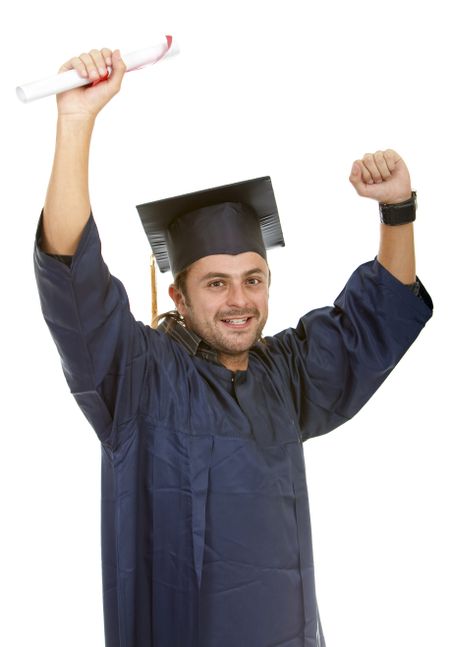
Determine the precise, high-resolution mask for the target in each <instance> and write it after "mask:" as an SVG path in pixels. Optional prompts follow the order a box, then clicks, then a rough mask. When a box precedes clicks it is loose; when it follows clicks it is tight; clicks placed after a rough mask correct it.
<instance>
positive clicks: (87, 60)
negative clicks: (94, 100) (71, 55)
mask: <svg viewBox="0 0 450 647" xmlns="http://www.w3.org/2000/svg"><path fill="white" fill-rule="evenodd" d="M80 59H81V60H82V61H83V63H84V65H85V67H86V70H87V73H88V75H89V78H90V79H92V80H93V81H95V80H97V79H98V78H100V74H99V72H98V69H97V65H96V63H95V61H94V59H93V58H92V56H91V54H80Z"/></svg>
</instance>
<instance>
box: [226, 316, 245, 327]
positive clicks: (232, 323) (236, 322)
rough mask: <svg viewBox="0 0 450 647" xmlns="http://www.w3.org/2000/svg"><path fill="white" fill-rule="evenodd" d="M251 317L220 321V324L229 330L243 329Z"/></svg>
mask: <svg viewBox="0 0 450 647" xmlns="http://www.w3.org/2000/svg"><path fill="white" fill-rule="evenodd" d="M251 319H253V317H232V318H230V319H221V321H222V323H224V324H225V325H226V326H228V327H230V328H245V327H246V326H247V325H248V324H249V322H250V321H251Z"/></svg>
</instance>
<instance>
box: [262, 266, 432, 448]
mask: <svg viewBox="0 0 450 647" xmlns="http://www.w3.org/2000/svg"><path fill="white" fill-rule="evenodd" d="M418 286H419V295H418V296H416V295H415V294H414V293H413V291H412V290H411V289H410V288H409V287H408V286H406V285H403V284H402V283H401V282H400V281H398V280H397V279H396V278H395V277H394V276H393V275H392V274H390V273H389V272H388V271H387V270H386V269H385V268H384V267H383V266H382V265H381V264H380V263H379V262H378V261H377V260H376V259H375V260H374V261H371V262H369V263H365V264H363V265H361V266H360V267H358V268H357V270H356V271H355V272H354V273H353V274H352V276H351V277H350V279H349V281H348V282H347V284H346V286H345V287H344V289H343V290H342V292H341V293H340V295H339V296H338V297H337V299H336V301H335V302H334V307H325V308H320V309H317V310H312V311H311V312H309V313H308V314H306V315H305V316H304V317H302V318H301V319H300V321H299V323H298V325H297V327H296V328H295V329H294V328H290V329H288V330H285V331H283V332H281V333H279V334H278V335H276V336H275V337H274V342H275V348H277V351H278V352H280V353H281V355H282V357H283V359H284V365H285V367H286V369H287V371H288V376H289V377H288V379H289V382H290V386H291V390H292V396H293V399H294V403H295V408H296V413H297V415H298V418H299V422H300V430H301V435H302V439H303V440H307V439H308V438H311V437H314V436H319V435H321V434H324V433H327V432H329V431H331V430H332V429H335V428H336V427H338V426H339V425H341V424H343V423H344V422H346V421H347V420H349V419H350V418H352V417H353V416H354V415H355V414H356V413H357V412H358V411H359V410H360V409H361V407H362V406H363V405H364V404H365V403H366V402H367V401H368V400H369V398H370V397H371V396H372V395H373V394H374V393H375V391H376V390H377V389H378V387H379V386H380V385H381V384H382V382H383V381H384V380H385V379H386V377H387V376H388V375H389V373H390V372H391V371H392V369H393V368H394V366H395V365H396V364H397V363H398V362H399V360H400V359H401V358H402V356H403V355H404V354H405V352H406V351H407V350H408V348H409V347H410V346H411V344H412V343H413V341H414V340H415V339H416V337H417V336H418V334H419V333H420V331H421V330H422V328H423V327H424V325H425V323H426V322H427V321H428V319H429V318H430V317H431V316H432V310H433V303H432V301H431V298H430V296H429V294H428V292H427V291H426V289H425V288H424V286H423V285H422V283H421V282H420V281H419V280H418Z"/></svg>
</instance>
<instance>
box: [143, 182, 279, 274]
mask: <svg viewBox="0 0 450 647" xmlns="http://www.w3.org/2000/svg"><path fill="white" fill-rule="evenodd" d="M136 208H137V210H138V212H139V216H140V218H141V221H142V225H143V227H144V230H145V233H146V235H147V238H148V240H149V242H150V246H151V248H152V251H153V254H154V256H155V258H156V261H157V263H158V267H159V269H160V270H161V272H166V271H167V270H169V269H171V270H172V274H173V275H174V276H176V275H177V274H178V273H179V272H181V271H182V270H184V269H185V268H186V267H188V266H189V265H191V264H192V263H194V262H195V261H197V260H198V259H200V258H203V257H204V256H210V255H212V254H233V255H234V254H241V253H243V252H250V251H254V252H256V253H258V254H260V255H261V256H262V257H263V258H266V249H270V248H271V247H276V246H283V247H284V244H285V243H284V238H283V232H282V230H281V224H280V219H279V216H278V209H277V205H276V202H275V195H274V192H273V188H272V182H271V180H270V177H260V178H256V179H253V180H246V181H244V182H236V183H234V184H226V185H224V186H219V187H214V188H212V189H206V190H203V191H196V192H194V193H187V194H184V195H179V196H176V197H173V198H166V199H164V200H157V201H155V202H148V203H146V204H140V205H137V207H136Z"/></svg>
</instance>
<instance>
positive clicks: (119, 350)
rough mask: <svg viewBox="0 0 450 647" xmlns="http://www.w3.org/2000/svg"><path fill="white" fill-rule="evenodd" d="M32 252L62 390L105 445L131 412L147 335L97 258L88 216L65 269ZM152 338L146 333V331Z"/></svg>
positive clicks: (93, 228)
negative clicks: (64, 387) (66, 389)
mask: <svg viewBox="0 0 450 647" xmlns="http://www.w3.org/2000/svg"><path fill="white" fill-rule="evenodd" d="M41 228H42V218H41V221H40V222H39V226H38V231H37V236H36V244H35V249H34V265H35V274H36V280H37V285H38V291H39V297H40V301H41V307H42V313H43V315H44V319H45V321H46V323H47V325H48V327H49V329H50V333H51V335H52V337H53V340H54V342H55V344H56V346H57V349H58V352H59V355H60V358H61V363H62V368H63V371H64V374H65V377H66V380H67V383H68V385H69V387H70V390H71V392H72V394H73V396H74V398H75V400H76V401H77V403H78V405H79V406H80V408H81V410H82V411H83V413H84V415H85V416H86V418H87V419H88V421H89V422H90V424H91V425H92V427H93V428H94V430H95V431H96V433H97V435H98V437H99V439H100V440H101V442H102V443H104V444H105V445H106V446H110V447H111V448H113V446H114V445H115V443H117V442H118V439H117V433H118V430H120V429H121V427H124V426H125V425H124V424H123V423H124V422H126V421H129V420H130V419H131V418H132V416H133V415H134V414H135V413H136V410H137V408H138V402H139V396H140V389H141V387H142V383H143V374H144V371H145V370H146V367H145V363H146V361H147V360H146V357H147V352H146V351H147V346H148V343H149V338H150V334H151V333H150V329H149V328H148V327H147V326H144V325H143V324H141V323H138V322H136V321H135V319H134V318H133V316H132V314H131V312H130V308H129V302H128V297H127V294H126V291H125V288H124V287H123V285H122V283H121V282H120V281H119V280H118V279H116V278H115V277H113V276H111V274H110V273H109V271H108V268H107V266H106V264H105V263H104V261H103V259H102V256H101V245H100V239H99V236H98V231H97V227H96V225H95V222H94V219H93V217H92V215H91V216H90V218H89V221H88V222H87V224H86V226H85V229H84V230H83V234H82V237H81V240H80V243H79V245H78V249H77V251H76V253H75V255H74V256H73V257H72V260H71V262H70V263H67V259H66V262H61V260H59V259H57V258H55V257H52V256H50V255H48V254H46V253H44V252H43V251H42V249H41V247H40V238H41ZM152 332H154V331H152Z"/></svg>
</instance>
